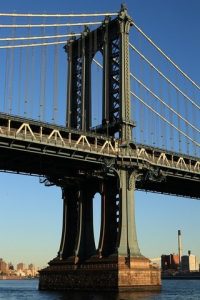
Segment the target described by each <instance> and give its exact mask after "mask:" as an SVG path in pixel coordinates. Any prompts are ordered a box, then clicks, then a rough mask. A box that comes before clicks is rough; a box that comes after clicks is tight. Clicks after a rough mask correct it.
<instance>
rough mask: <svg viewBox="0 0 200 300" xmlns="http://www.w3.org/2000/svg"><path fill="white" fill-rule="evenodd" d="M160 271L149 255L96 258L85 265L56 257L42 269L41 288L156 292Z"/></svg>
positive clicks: (158, 286) (159, 280) (159, 285)
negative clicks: (147, 256) (149, 258)
mask: <svg viewBox="0 0 200 300" xmlns="http://www.w3.org/2000/svg"><path fill="white" fill-rule="evenodd" d="M160 278H161V277H160V270H159V269H157V268H155V267H153V266H151V265H150V261H149V260H148V259H147V258H145V257H142V256H141V257H134V258H131V259H127V258H125V257H118V258H117V260H116V258H115V259H113V258H110V259H104V260H102V259H97V258H96V259H93V260H90V261H87V262H84V263H81V264H70V263H67V262H64V261H58V260H57V262H56V260H54V261H53V262H52V263H50V266H49V267H47V268H45V269H43V270H41V271H40V281H39V289H40V290H97V291H98V290H99V291H125V290H130V291H147V290H148V291H155V290H160V288H161V279H160Z"/></svg>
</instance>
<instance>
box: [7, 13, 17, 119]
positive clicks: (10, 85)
mask: <svg viewBox="0 0 200 300" xmlns="http://www.w3.org/2000/svg"><path fill="white" fill-rule="evenodd" d="M12 23H13V24H15V18H13V21H12ZM12 37H15V28H13V30H12ZM13 77H14V49H13V48H11V50H10V66H9V82H8V105H9V107H8V112H9V113H10V114H12V107H13V103H12V102H13V81H14V80H13Z"/></svg>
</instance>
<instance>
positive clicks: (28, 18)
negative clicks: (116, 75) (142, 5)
mask: <svg viewBox="0 0 200 300" xmlns="http://www.w3.org/2000/svg"><path fill="white" fill-rule="evenodd" d="M117 15H118V14H117V13H107V12H106V13H95V14H20V13H19V14H18V13H0V17H2V18H3V20H5V19H6V22H5V23H3V22H2V24H0V31H1V38H0V50H1V55H2V57H3V59H2V61H3V62H4V63H3V65H2V70H1V72H2V73H1V74H0V77H1V78H2V86H3V87H4V88H3V89H2V90H1V92H0V96H1V98H2V99H4V101H3V102H2V103H1V104H0V111H2V112H5V113H10V114H16V115H25V116H27V117H31V118H33V119H39V120H43V121H47V122H50V123H55V124H57V123H58V124H61V125H64V124H65V122H66V120H65V118H66V115H65V113H64V110H63V107H66V103H65V102H66V98H65V94H66V80H67V74H66V70H67V61H66V59H65V54H64V51H63V50H62V48H58V47H59V45H65V44H66V39H67V38H69V39H76V38H78V37H79V36H81V34H82V32H83V28H84V27H85V28H86V27H87V26H94V27H97V26H98V25H101V24H102V20H101V21H99V20H93V19H94V18H96V17H97V18H98V17H102V16H109V17H110V18H111V17H114V16H117ZM88 17H89V18H91V17H92V18H93V19H92V21H88V20H86V21H85V20H84V21H83V22H80V19H78V22H74V20H75V19H76V18H88ZM16 18H17V22H16ZM61 18H62V19H63V18H65V19H66V18H70V19H71V20H73V21H72V22H71V21H70V22H60V19H61ZM18 20H19V21H18ZM49 20H52V22H49ZM90 20H91V19H90ZM133 29H134V30H135V31H136V32H134V42H130V43H129V46H130V50H131V54H130V58H131V64H130V70H131V72H130V78H131V87H130V94H131V96H132V99H133V101H132V119H133V120H134V121H135V122H136V128H135V129H134V130H133V139H134V140H135V142H136V143H140V144H148V145H152V146H154V147H155V146H156V147H159V148H165V149H168V150H172V151H175V152H183V153H187V154H192V155H194V156H198V155H199V151H200V149H199V147H200V128H199V119H200V115H199V110H200V101H199V99H200V86H199V85H198V84H197V83H195V82H194V81H193V80H192V79H191V78H190V76H188V75H187V74H186V73H185V72H184V71H183V70H182V69H181V68H180V67H179V66H178V65H177V64H176V63H175V62H173V60H172V59H171V58H170V57H169V56H167V55H166V54H165V53H164V52H163V51H162V50H161V48H160V47H158V46H157V45H156V44H155V43H154V42H153V41H152V39H151V38H149V37H148V36H147V35H146V34H145V33H144V32H143V31H142V30H141V29H140V28H139V27H138V26H137V25H136V24H135V22H133ZM66 30H67V32H66ZM33 41H34V42H33ZM38 41H39V42H38ZM44 46H45V48H46V50H44V49H43V48H44ZM28 49H29V50H28ZM60 49H61V50H60ZM64 61H65V62H66V65H65V64H63V62H64ZM93 61H94V62H95V64H96V65H97V66H98V67H100V68H102V65H101V64H100V63H99V62H98V61H97V60H96V59H94V60H93ZM132 61H133V65H132ZM50 108H51V109H50Z"/></svg>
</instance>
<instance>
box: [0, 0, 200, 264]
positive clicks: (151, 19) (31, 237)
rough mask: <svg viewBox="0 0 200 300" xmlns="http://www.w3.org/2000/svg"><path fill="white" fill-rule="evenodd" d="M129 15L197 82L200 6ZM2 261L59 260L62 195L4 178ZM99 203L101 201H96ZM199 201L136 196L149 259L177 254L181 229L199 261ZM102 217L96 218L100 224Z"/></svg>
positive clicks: (49, 8)
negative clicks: (57, 257)
mask: <svg viewBox="0 0 200 300" xmlns="http://www.w3.org/2000/svg"><path fill="white" fill-rule="evenodd" d="M120 4H121V1H118V0H117V1H104V0H102V1H99V2H98V1H71V0H68V1H63V0H57V1H53V0H34V1H27V0H19V1H16V0H7V1H2V0H1V9H0V11H2V12H13V11H16V12H27V13H28V12H30V13H36V12H40V13H44V12H46V13H70V12H74V13H78V12H82V13H83V12H116V11H118V10H119V9H120ZM126 4H127V7H128V12H129V14H130V15H131V16H132V18H133V19H134V20H135V22H136V24H137V25H138V26H139V27H140V28H142V30H143V31H144V32H145V33H146V34H147V35H149V36H150V37H151V38H152V39H153V40H154V41H155V43H156V44H157V45H158V46H160V47H161V48H162V49H163V50H164V52H165V53H167V54H168V55H169V56H170V57H171V58H172V59H173V60H174V61H175V62H176V63H177V64H178V65H179V66H180V67H181V68H182V69H183V70H184V71H185V72H186V73H187V74H188V75H190V76H191V77H192V78H193V79H194V80H195V81H196V82H197V83H198V82H199V81H200V80H199V78H200V77H199V70H200V59H199V53H200V39H199V36H200V18H199V12H200V2H199V1H197V0H175V1H174V0H168V1H162V0H151V1H149V0H127V1H126ZM0 188H1V194H0V207H1V209H0V239H1V243H0V257H3V258H4V259H5V260H6V261H12V262H13V263H14V264H16V263H17V262H19V261H23V262H25V263H31V262H32V263H34V264H36V265H38V266H44V265H45V264H46V263H47V262H48V261H49V260H50V259H52V258H53V257H55V256H56V253H57V251H58V249H59V243H60V238H61V229H62V199H61V191H60V190H59V189H58V188H56V187H49V188H47V187H44V186H43V185H41V184H39V179H38V178H34V177H29V176H20V175H12V174H5V173H0ZM96 202H98V199H97V200H96ZM199 212H200V201H197V200H192V199H187V198H178V197H173V196H166V195H158V194H151V193H145V192H136V223H137V232H138V240H139V246H140V249H141V252H142V254H144V255H145V256H147V257H158V256H160V255H161V254H163V253H173V252H177V230H178V229H181V230H182V234H183V248H184V253H186V252H187V250H191V251H192V253H193V254H196V255H198V256H199V257H200V239H199V228H200V218H199ZM98 218H99V214H98V213H96V219H98Z"/></svg>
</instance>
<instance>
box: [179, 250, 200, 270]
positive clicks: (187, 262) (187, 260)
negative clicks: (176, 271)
mask: <svg viewBox="0 0 200 300" xmlns="http://www.w3.org/2000/svg"><path fill="white" fill-rule="evenodd" d="M181 268H182V271H187V272H192V271H199V261H198V259H197V257H196V256H195V255H193V254H191V252H190V251H188V255H183V256H182V258H181Z"/></svg>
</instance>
